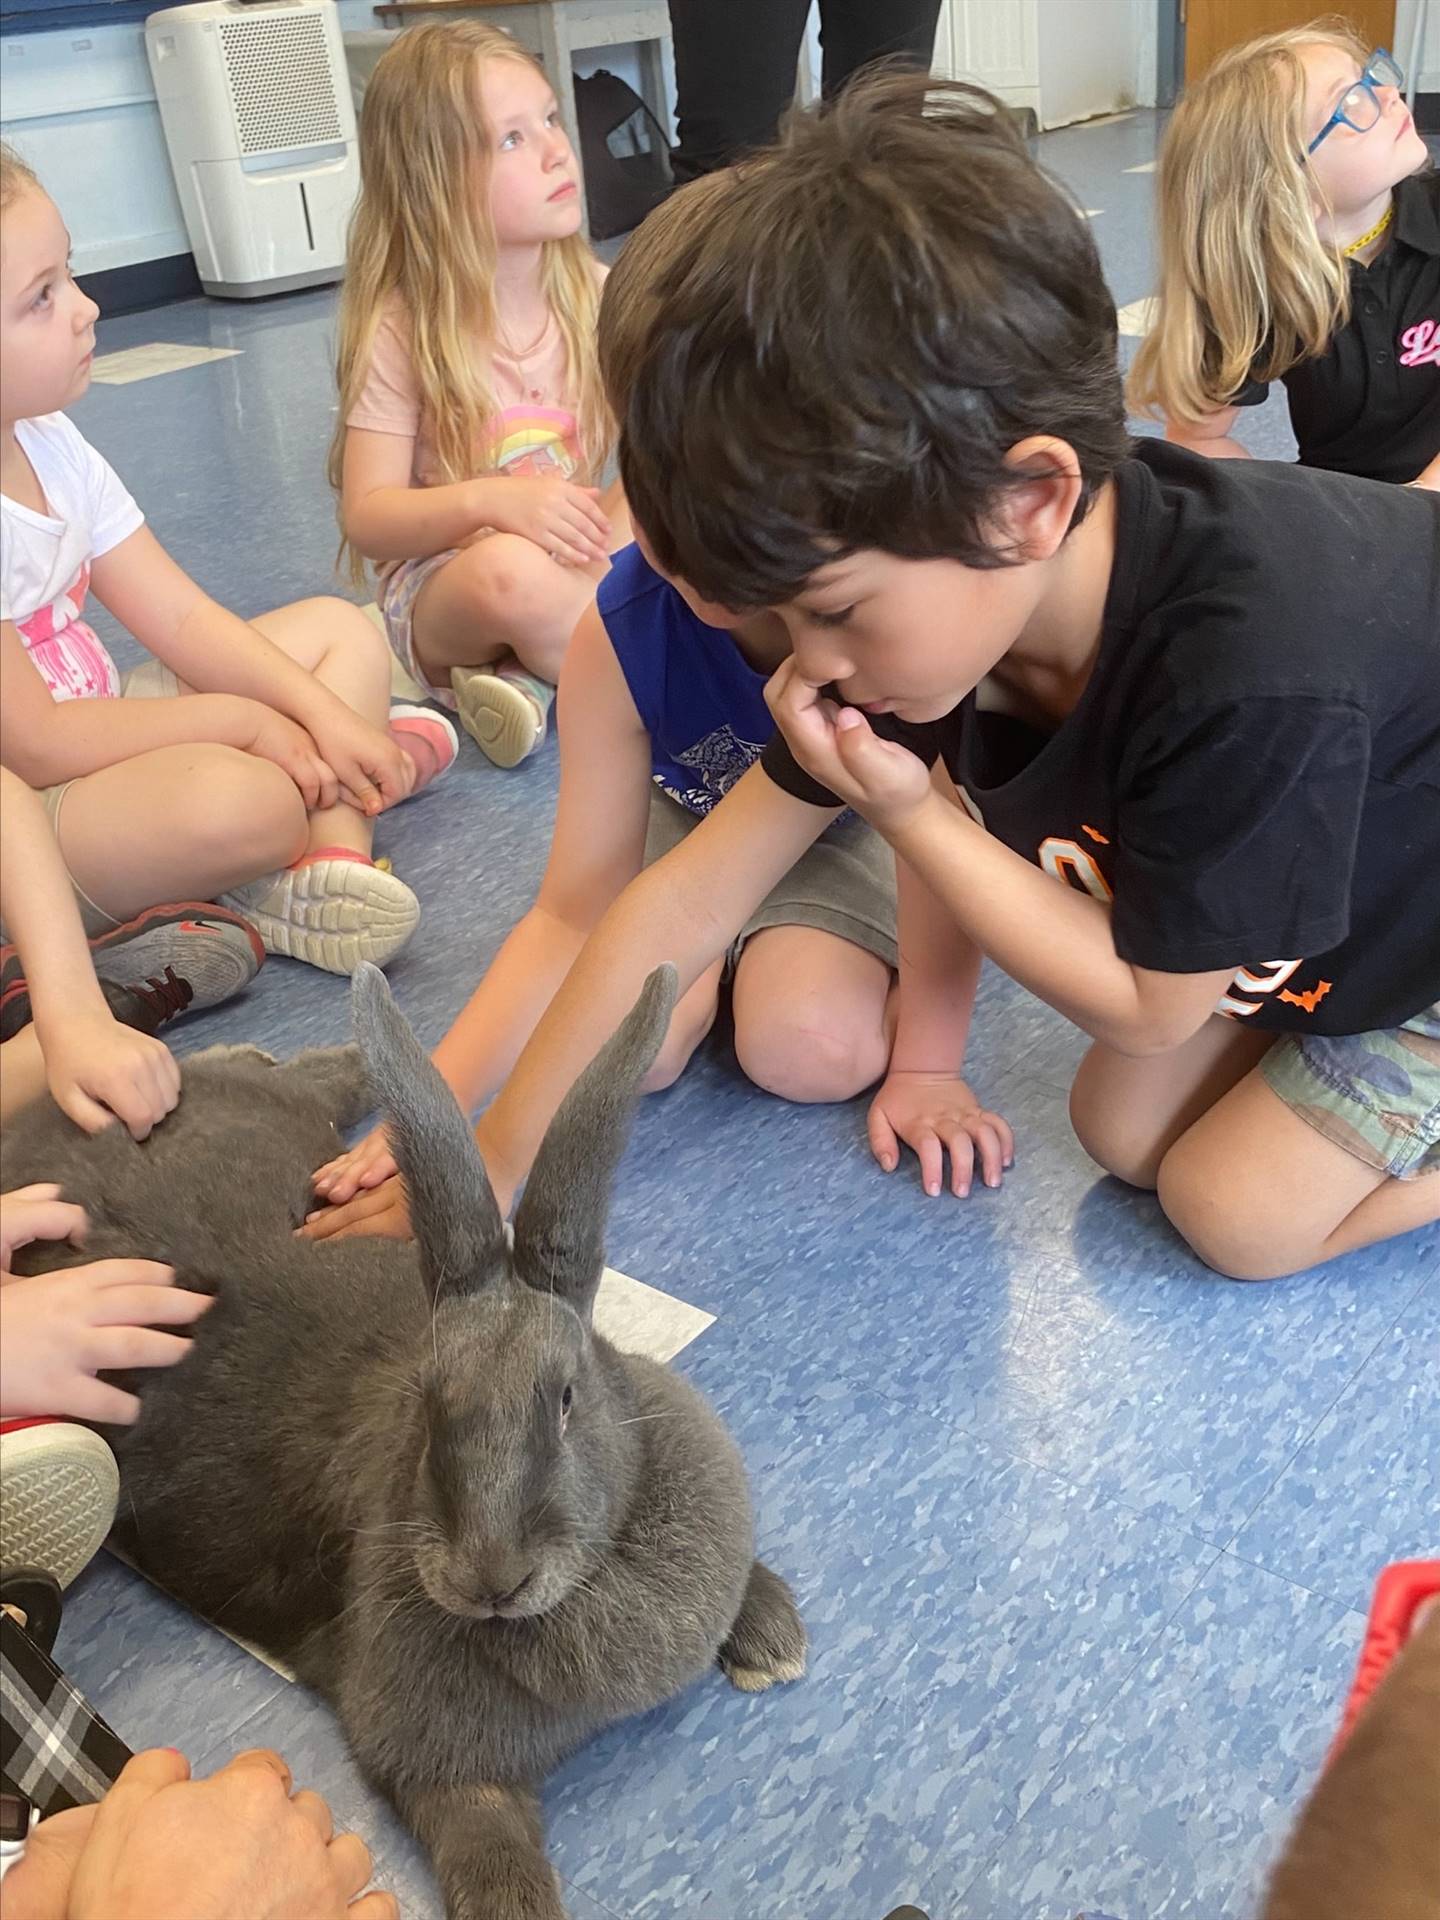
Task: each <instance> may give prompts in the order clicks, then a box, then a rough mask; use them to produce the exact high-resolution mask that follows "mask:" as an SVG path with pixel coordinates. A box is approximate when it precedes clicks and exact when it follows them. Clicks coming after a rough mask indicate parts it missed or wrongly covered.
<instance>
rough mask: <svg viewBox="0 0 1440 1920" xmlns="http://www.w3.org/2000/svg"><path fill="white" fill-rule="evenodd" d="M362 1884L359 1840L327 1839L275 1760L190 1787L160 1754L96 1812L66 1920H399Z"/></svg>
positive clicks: (133, 1769)
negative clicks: (367, 1891) (366, 1890)
mask: <svg viewBox="0 0 1440 1920" xmlns="http://www.w3.org/2000/svg"><path fill="white" fill-rule="evenodd" d="M43 1831H44V1829H43V1827H41V1828H39V1829H37V1832H43ZM369 1879H370V1851H369V1849H368V1848H367V1847H366V1845H365V1843H364V1841H363V1840H361V1839H360V1838H359V1837H358V1835H356V1834H353V1833H341V1834H337V1833H336V1832H335V1829H334V1824H333V1822H332V1820H331V1818H330V1809H329V1808H328V1807H327V1806H326V1804H325V1802H324V1801H323V1800H322V1799H321V1798H320V1796H319V1794H317V1793H308V1792H305V1791H300V1792H296V1791H295V1787H294V1781H293V1780H292V1778H291V1775H290V1769H289V1768H288V1767H287V1766H286V1764H285V1762H284V1761H283V1760H282V1759H281V1758H280V1756H279V1754H278V1753H271V1752H270V1751H268V1750H265V1749H257V1750H256V1751H254V1752H251V1753H241V1754H237V1755H236V1757H235V1759H233V1760H232V1761H231V1762H230V1763H229V1765H228V1766H224V1767H222V1768H221V1769H220V1771H219V1772H218V1773H215V1774H212V1775H211V1776H210V1778H209V1779H208V1780H192V1779H191V1778H190V1768H189V1766H188V1764H187V1763H186V1760H185V1758H184V1756H183V1755H182V1754H179V1753H176V1752H174V1751H173V1750H171V1749H169V1748H157V1749H154V1750H152V1751H151V1752H149V1753H141V1754H137V1755H136V1756H135V1758H134V1759H133V1760H132V1761H130V1763H129V1765H128V1766H127V1767H126V1768H125V1770H124V1772H123V1773H122V1774H121V1775H120V1778H119V1779H118V1780H117V1781H116V1782H115V1785H114V1786H113V1787H112V1788H111V1789H110V1791H109V1793H107V1794H106V1796H105V1798H104V1799H103V1800H102V1801H101V1802H100V1806H99V1808H98V1810H97V1812H96V1814H95V1819H94V1824H93V1825H92V1827H91V1828H90V1832H89V1835H88V1837H87V1839H86V1841H85V1845H84V1847H83V1848H82V1849H81V1852H80V1856H79V1859H78V1861H77V1862H76V1866H75V1872H74V1875H73V1877H72V1879H71V1882H70V1898H69V1904H68V1906H67V1907H66V1909H65V1920H399V1908H398V1906H397V1905H396V1903H395V1900H394V1899H393V1897H392V1896H391V1895H390V1894H388V1893H380V1892H371V1893H366V1892H365V1891H364V1889H365V1887H366V1885H367V1883H368V1881H369ZM7 1920H8V1915H7Z"/></svg>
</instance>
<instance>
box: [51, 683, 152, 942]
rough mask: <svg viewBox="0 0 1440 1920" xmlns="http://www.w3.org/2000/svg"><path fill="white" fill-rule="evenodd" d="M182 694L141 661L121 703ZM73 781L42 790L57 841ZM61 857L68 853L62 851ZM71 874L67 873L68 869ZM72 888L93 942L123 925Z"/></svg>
mask: <svg viewBox="0 0 1440 1920" xmlns="http://www.w3.org/2000/svg"><path fill="white" fill-rule="evenodd" d="M179 691H180V682H179V681H178V680H177V679H176V678H175V675H174V674H173V673H172V672H171V670H170V668H169V667H167V666H166V665H165V663H164V661H163V660H142V661H141V662H140V665H139V666H138V667H132V668H131V669H130V671H129V673H127V674H126V675H125V676H124V677H123V679H122V680H121V682H120V698H121V699H122V700H168V699H169V698H170V697H171V695H173V694H177V693H179ZM74 784H75V782H74V781H73V780H62V781H61V782H60V784H59V786H55V787H41V788H40V803H41V805H42V806H43V807H44V809H45V813H46V816H47V818H48V819H49V821H50V830H51V832H52V833H53V834H54V835H55V838H56V841H57V842H58V841H59V839H60V809H61V808H62V807H63V806H64V804H65V796H66V794H67V793H68V792H69V791H70V789H71V787H73V786H74ZM60 852H61V857H62V858H63V857H64V852H65V849H64V847H63V845H62V846H61V848H60ZM67 871H68V869H67ZM70 885H71V886H72V887H73V888H74V889H75V904H76V905H77V906H78V907H79V909H80V920H81V924H82V925H83V926H84V928H85V932H86V935H87V936H88V937H89V938H90V939H92V940H93V939H94V938H95V936H96V935H97V934H101V933H112V932H113V931H114V930H115V928H116V927H118V926H119V924H120V922H119V921H118V920H117V919H115V917H114V916H113V915H112V914H108V913H106V911H105V909H104V908H103V907H97V906H96V904H95V902H94V901H93V900H92V899H91V898H90V896H89V894H88V893H86V892H85V890H84V889H83V888H82V887H80V886H78V885H77V884H76V880H75V876H74V874H73V873H72V874H71V875H70Z"/></svg>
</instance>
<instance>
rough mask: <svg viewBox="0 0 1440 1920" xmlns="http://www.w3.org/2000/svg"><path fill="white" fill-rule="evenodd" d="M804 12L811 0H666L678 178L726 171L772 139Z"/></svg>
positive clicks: (785, 102) (788, 91) (787, 93)
mask: <svg viewBox="0 0 1440 1920" xmlns="http://www.w3.org/2000/svg"><path fill="white" fill-rule="evenodd" d="M809 11H810V7H809V0H670V33H671V38H672V39H673V41H674V43H675V93H676V109H677V111H676V118H677V120H678V122H679V129H680V144H679V147H678V148H677V150H676V153H675V178H676V179H677V180H679V181H685V180H694V179H696V178H697V177H698V176H699V175H700V174H702V173H713V172H714V171H715V169H716V168H717V167H728V166H729V165H730V163H731V162H732V161H733V160H738V159H739V157H740V155H741V154H742V153H747V152H748V151H749V150H750V149H751V148H752V147H764V146H768V145H769V144H770V142H771V141H772V140H773V139H774V138H775V131H776V128H777V127H778V125H779V123H780V116H781V114H782V113H783V112H784V111H785V109H786V107H788V106H789V104H790V102H791V100H792V98H793V97H794V93H795V63H796V61H797V60H798V59H799V57H800V36H801V34H802V33H803V32H804V31H805V17H806V15H807V14H808V13H809Z"/></svg>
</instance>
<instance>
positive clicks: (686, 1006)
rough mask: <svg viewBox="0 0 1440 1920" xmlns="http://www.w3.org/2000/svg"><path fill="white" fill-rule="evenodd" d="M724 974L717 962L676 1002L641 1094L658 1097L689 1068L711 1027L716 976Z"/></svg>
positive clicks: (717, 992) (717, 993)
mask: <svg viewBox="0 0 1440 1920" xmlns="http://www.w3.org/2000/svg"><path fill="white" fill-rule="evenodd" d="M724 971H725V962H724V961H723V960H717V961H716V962H715V964H714V965H713V966H710V967H707V968H706V969H705V971H704V973H702V974H701V976H700V978H699V979H698V980H697V981H696V982H695V984H694V986H693V987H691V988H690V990H689V992H688V993H686V994H685V995H684V997H683V998H682V999H681V1000H680V1001H679V1002H678V1004H677V1005H676V1008H675V1011H674V1013H672V1014H671V1016H670V1026H669V1030H668V1031H667V1033H666V1035H665V1038H664V1040H663V1042H662V1043H661V1047H660V1051H659V1053H658V1054H657V1055H656V1056H655V1064H654V1066H653V1067H651V1069H650V1071H649V1073H647V1074H646V1076H645V1078H644V1080H643V1081H642V1082H641V1087H640V1091H641V1092H642V1093H661V1092H663V1091H664V1089H665V1088H666V1087H673V1086H674V1084H675V1082H676V1081H677V1080H678V1079H679V1078H680V1076H681V1074H682V1073H683V1072H684V1071H685V1069H686V1067H687V1066H689V1064H690V1056H691V1055H692V1054H693V1053H694V1051H695V1049H696V1048H697V1047H698V1046H699V1044H700V1042H701V1041H702V1040H703V1039H704V1038H705V1036H706V1034H707V1033H709V1031H710V1029H711V1027H713V1026H714V1024H715V1013H716V1009H717V1007H718V1005H719V998H720V976H721V974H722V973H723V972H724Z"/></svg>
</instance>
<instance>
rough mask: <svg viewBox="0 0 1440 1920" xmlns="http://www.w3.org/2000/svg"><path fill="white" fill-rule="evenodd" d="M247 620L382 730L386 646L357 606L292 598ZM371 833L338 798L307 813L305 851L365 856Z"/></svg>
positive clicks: (387, 680)
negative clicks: (291, 601)
mask: <svg viewBox="0 0 1440 1920" xmlns="http://www.w3.org/2000/svg"><path fill="white" fill-rule="evenodd" d="M251 624H252V625H253V626H255V627H258V628H259V630H260V632H261V633H263V634H264V635H265V637H266V639H267V640H273V641H274V643H275V645H276V646H277V647H279V648H280V650H281V651H282V652H283V653H288V654H289V656H290V658H291V659H292V660H293V661H295V663H296V665H297V666H301V667H304V669H305V671H306V672H307V673H313V674H314V676H315V678H316V679H317V680H318V681H319V682H320V684H321V686H322V687H328V688H329V690H330V691H331V693H333V694H336V695H338V696H339V698H340V699H342V700H343V701H344V702H345V704H346V706H347V707H350V708H352V709H353V710H354V711H355V712H356V713H358V714H359V715H360V716H361V717H362V719H365V720H368V721H370V723H371V724H372V726H376V727H379V728H381V729H382V731H383V729H384V727H385V723H386V716H387V715H388V713H389V711H390V650H389V648H388V647H387V646H386V645H385V640H384V636H383V635H382V634H381V633H380V631H379V629H378V628H377V627H375V626H374V625H372V623H371V622H370V621H369V620H367V619H366V617H365V615H364V614H363V613H362V612H361V611H360V609H359V608H358V607H352V606H351V605H350V603H349V602H348V601H347V600H336V599H329V598H326V599H316V600H297V601H296V602H295V603H294V604H293V605H291V606H288V607H278V608H277V609H276V610H275V612H274V613H265V614H261V616H260V617H259V619H258V620H255V621H252V622H251ZM374 835H375V826H374V822H373V821H371V820H367V819H366V817H365V815H364V814H363V813H358V812H357V811H356V810H355V808H354V807H352V806H350V805H349V804H348V803H347V802H345V801H340V802H338V803H337V804H336V805H335V806H333V807H326V808H324V809H323V810H320V811H316V812H315V813H312V814H311V815H310V818H309V822H308V825H307V829H306V839H305V852H307V853H314V852H315V851H316V850H317V849H318V848H320V847H346V848H348V849H349V850H350V851H351V852H353V853H363V854H368V853H369V852H370V849H371V846H372V844H373V841H374Z"/></svg>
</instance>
